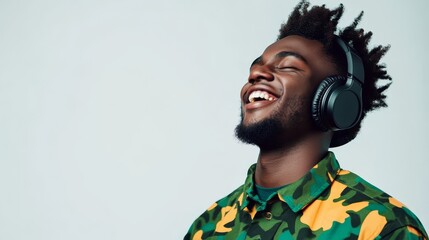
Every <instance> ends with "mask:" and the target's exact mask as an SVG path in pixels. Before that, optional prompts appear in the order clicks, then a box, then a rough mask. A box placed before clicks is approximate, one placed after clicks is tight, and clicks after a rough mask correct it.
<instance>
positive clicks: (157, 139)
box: [0, 0, 429, 240]
mask: <svg viewBox="0 0 429 240" xmlns="http://www.w3.org/2000/svg"><path fill="white" fill-rule="evenodd" d="M312 2H313V3H314V4H320V3H321V1H312ZM296 3H297V1H286V0H282V1H280V0H276V1H274V0H273V1H258V0H237V1H230V0H216V1H214V0H211V1H209V0H204V1H201V0H182V1H172V0H169V1H167V0H157V1H145V0H143V1H141V0H122V1H109V0H107V1H106V0H103V1H101V0H99V1H98V0H77V1H71V0H70V1H66V0H60V1H58V0H38V1H33V0H1V1H0V125H1V128H0V239H4V240H13V239H19V240H26V239H31V240H33V239H37V240H39V239H40V240H61V239H70V240H72V239H73V240H75V239H88V240H89V239H91V240H92V239H103V240H108V239H181V238H182V237H183V236H184V235H185V233H186V232H187V229H188V228H189V226H190V224H191V223H192V221H193V220H194V219H195V218H196V217H198V216H199V215H200V214H201V213H202V212H203V211H204V210H205V209H206V208H207V207H209V206H210V205H211V204H212V203H213V202H214V201H216V200H218V199H219V198H221V197H223V196H225V195H226V194H227V193H229V192H231V191H232V190H233V189H235V188H236V187H237V186H239V185H240V184H242V183H243V182H244V179H245V176H246V172H247V169H248V167H249V166H250V165H251V164H252V163H254V162H255V161H256V158H257V153H258V151H257V149H256V148H255V147H253V146H248V145H244V144H241V143H240V142H239V141H238V140H236V139H235V137H234V134H233V129H234V127H235V126H236V124H237V123H238V121H239V91H240V89H241V86H242V85H243V84H244V83H245V81H246V79H247V74H248V69H249V65H250V63H251V62H252V61H253V60H254V59H255V58H256V57H257V56H259V55H260V54H261V53H262V51H263V50H264V49H265V47H266V46H267V45H269V44H271V43H272V42H273V41H274V40H275V38H276V36H277V31H278V28H279V26H280V24H281V23H282V22H284V21H285V20H286V19H287V17H288V15H289V13H290V12H291V11H292V9H293V7H294V6H295V5H296ZM338 4H339V3H338V2H337V3H335V4H334V3H332V2H331V1H329V4H328V6H329V7H335V6H337V5H338ZM344 4H345V7H346V12H345V15H344V17H343V19H342V20H341V21H340V24H339V25H340V27H344V26H346V25H348V24H349V23H351V22H352V20H353V18H354V17H355V16H357V15H358V14H359V12H360V10H364V11H365V16H364V18H363V21H362V22H361V24H360V26H361V27H364V28H366V29H369V30H372V31H373V32H374V36H373V41H372V44H371V46H375V44H391V46H392V47H391V50H390V51H389V53H388V54H387V56H386V57H385V58H384V59H383V62H384V63H386V65H387V67H388V70H389V73H390V75H391V76H392V77H393V80H394V83H393V85H392V86H391V88H390V89H389V90H388V92H387V94H388V104H389V108H386V109H382V110H379V111H376V112H373V113H371V114H369V115H368V117H367V118H366V119H365V121H364V123H363V129H362V132H361V133H360V134H359V136H358V137H357V139H356V140H355V141H353V142H352V143H350V144H348V145H346V146H344V147H341V148H338V149H334V151H335V153H336V155H337V158H338V159H339V161H340V164H341V165H342V167H343V168H345V169H349V170H352V171H354V172H356V173H358V174H359V175H361V176H362V177H363V178H365V179H366V180H368V181H369V182H371V183H373V184H374V185H376V186H378V187H379V188H381V189H383V190H384V191H386V192H388V193H389V194H391V195H393V196H394V197H396V198H398V199H399V200H400V201H402V202H404V203H405V204H406V205H407V206H408V207H409V208H410V209H411V210H412V211H414V212H415V213H416V214H417V215H418V216H419V218H420V220H421V221H422V222H423V224H424V225H425V227H426V229H428V228H429V211H428V209H427V199H428V197H429V195H428V190H429V188H428V183H429V181H428V175H427V169H428V167H429V163H428V157H427V151H428V147H429V144H428V141H427V136H428V134H429V127H428V124H427V121H426V120H427V119H428V116H429V108H428V107H427V104H428V103H429V97H428V94H427V89H428V88H429V83H428V82H429V81H428V79H427V74H425V71H427V54H428V52H429V47H428V45H427V43H428V42H429V32H428V30H427V23H428V20H429V17H428V14H427V10H429V2H428V1H425V0H414V1H390V0H383V1H381V0H378V1H369V0H365V1H351V0H344Z"/></svg>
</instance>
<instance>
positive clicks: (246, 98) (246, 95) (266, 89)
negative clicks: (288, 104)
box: [243, 85, 280, 105]
mask: <svg viewBox="0 0 429 240" xmlns="http://www.w3.org/2000/svg"><path fill="white" fill-rule="evenodd" d="M255 91H264V92H267V93H268V94H270V95H272V96H274V98H275V100H277V99H278V98H279V97H280V96H279V94H277V93H275V91H274V90H273V89H272V88H270V87H269V86H267V85H252V86H250V87H249V88H248V89H247V91H246V92H245V93H244V94H243V103H244V104H245V105H248V104H251V102H250V101H249V96H250V94H251V93H252V92H255ZM275 100H274V101H275ZM266 101H267V102H274V101H268V100H266ZM257 102H265V101H257ZM257 102H253V103H257Z"/></svg>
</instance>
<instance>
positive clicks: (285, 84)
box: [236, 35, 337, 146]
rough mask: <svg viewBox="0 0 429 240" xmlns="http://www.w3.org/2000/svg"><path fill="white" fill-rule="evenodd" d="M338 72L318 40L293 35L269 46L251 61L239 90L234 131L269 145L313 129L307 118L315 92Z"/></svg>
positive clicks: (247, 139)
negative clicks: (246, 75)
mask: <svg viewBox="0 0 429 240" xmlns="http://www.w3.org/2000/svg"><path fill="white" fill-rule="evenodd" d="M336 72H337V71H336V67H335V65H334V63H332V61H331V60H330V59H329V57H328V56H327V55H326V53H325V52H324V49H323V45H322V43H320V42H318V41H315V40H309V39H306V38H304V37H301V36H296V35H292V36H288V37H285V38H283V39H281V40H279V41H277V42H275V43H273V44H272V45H270V46H268V47H267V49H265V51H264V52H263V54H262V56H260V57H258V58H257V59H256V60H255V61H254V62H253V63H252V65H251V68H250V74H249V78H248V81H247V83H246V84H245V85H244V86H243V88H242V90H241V111H242V120H241V123H240V124H239V125H238V126H237V128H236V134H237V137H238V138H239V139H241V140H243V141H244V142H247V143H252V144H256V145H258V146H264V145H267V146H269V145H272V144H274V145H276V144H277V143H276V141H277V142H279V141H280V142H284V141H290V140H299V138H302V137H304V136H305V135H307V134H309V133H311V132H314V131H317V129H316V128H315V127H314V124H313V120H312V118H311V102H312V100H313V92H314V91H315V89H316V87H317V86H318V84H319V83H320V82H321V80H323V79H324V78H325V77H327V76H330V75H335V73H336Z"/></svg>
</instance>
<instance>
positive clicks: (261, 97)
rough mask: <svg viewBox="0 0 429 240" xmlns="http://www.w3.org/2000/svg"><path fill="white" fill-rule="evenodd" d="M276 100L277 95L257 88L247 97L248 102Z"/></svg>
mask: <svg viewBox="0 0 429 240" xmlns="http://www.w3.org/2000/svg"><path fill="white" fill-rule="evenodd" d="M275 100H277V97H276V96H274V95H273V94H271V93H269V92H267V91H263V90H256V91H252V92H251V93H250V94H249V96H248V97H247V99H246V104H247V103H254V102H260V101H270V102H273V101H275Z"/></svg>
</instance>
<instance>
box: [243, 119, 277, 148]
mask: <svg viewBox="0 0 429 240" xmlns="http://www.w3.org/2000/svg"><path fill="white" fill-rule="evenodd" d="M282 129H283V127H282V123H281V122H280V121H279V120H277V119H272V118H269V119H265V120H263V121H260V122H257V123H254V124H251V125H249V126H245V125H244V124H243V121H241V122H240V123H239V124H238V125H237V127H236V128H235V136H236V137H237V138H238V139H239V140H240V141H242V142H244V143H248V144H252V145H256V146H259V147H265V148H271V147H275V146H272V145H274V143H275V142H277V141H273V140H275V139H276V138H277V136H278V135H279V134H280V133H281V132H282Z"/></svg>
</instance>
